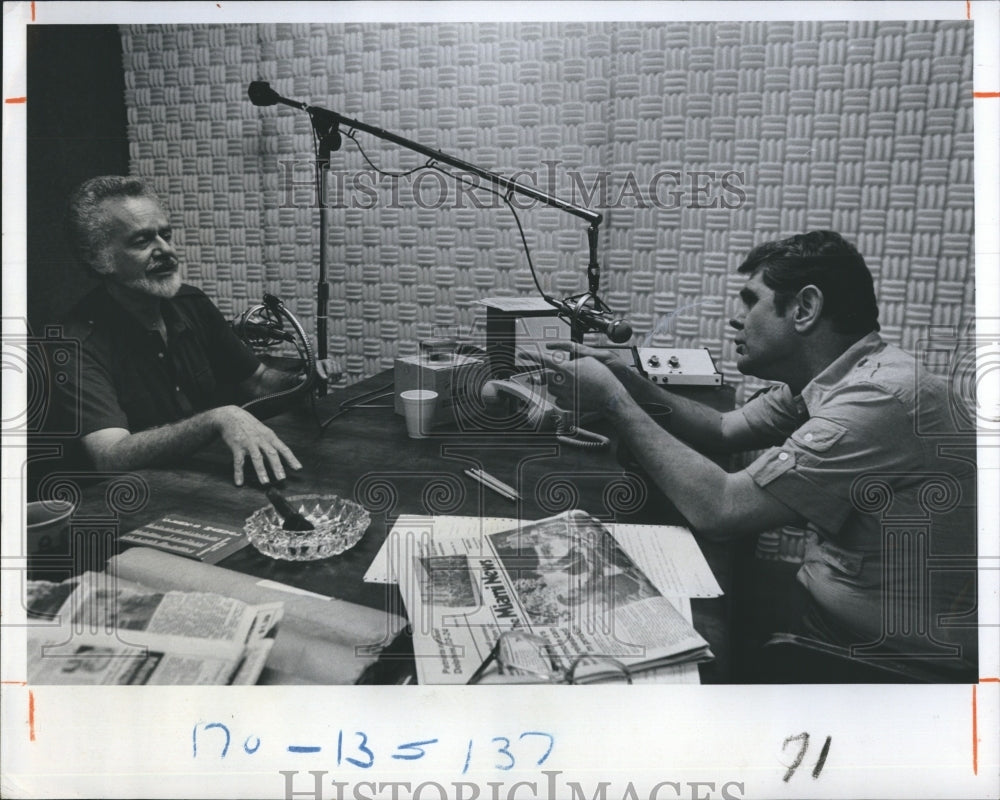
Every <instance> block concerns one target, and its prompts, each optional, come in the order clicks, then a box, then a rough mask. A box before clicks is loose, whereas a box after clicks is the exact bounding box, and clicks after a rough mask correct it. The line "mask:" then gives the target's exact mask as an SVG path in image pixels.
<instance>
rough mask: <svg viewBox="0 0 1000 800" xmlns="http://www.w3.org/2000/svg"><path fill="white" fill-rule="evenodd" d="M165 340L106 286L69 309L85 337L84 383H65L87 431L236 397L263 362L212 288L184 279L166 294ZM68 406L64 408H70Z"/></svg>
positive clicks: (73, 327)
mask: <svg viewBox="0 0 1000 800" xmlns="http://www.w3.org/2000/svg"><path fill="white" fill-rule="evenodd" d="M162 314H163V320H164V323H165V324H166V327H167V331H168V336H167V342H166V343H164V341H163V339H162V337H161V336H160V334H159V333H158V332H157V331H155V330H150V329H146V328H144V327H143V326H142V324H141V323H140V322H139V320H138V319H136V318H135V317H134V316H133V315H132V314H131V313H130V312H128V311H127V310H126V309H125V308H124V307H123V306H121V305H120V304H119V303H117V302H116V301H115V300H114V298H112V297H111V295H110V294H109V293H108V292H107V290H106V289H105V288H104V287H103V286H101V287H98V288H97V289H95V290H94V291H93V292H91V293H90V294H88V295H87V296H86V297H85V298H84V299H83V300H82V301H81V302H80V303H79V304H78V305H77V306H76V307H75V308H74V310H73V311H72V312H71V313H70V316H69V318H68V320H67V323H66V326H65V335H66V336H68V337H70V338H76V339H77V340H78V341H79V343H80V350H79V352H80V364H79V370H71V371H70V372H71V374H73V373H75V374H77V375H78V376H79V378H78V381H79V382H78V383H76V382H71V383H69V384H67V385H65V386H63V387H61V392H60V395H61V399H60V402H61V404H62V405H63V406H64V407H65V406H74V407H75V408H74V410H75V415H76V416H77V417H78V419H79V427H78V430H79V432H80V435H81V436H85V435H86V434H88V433H92V432H94V431H97V430H101V429H104V428H125V429H127V430H129V431H131V432H136V431H141V430H145V429H148V428H152V427H156V426H158V425H165V424H168V423H171V422H176V421H178V420H180V419H184V418H186V417H189V416H191V415H192V414H195V413H197V412H199V411H204V410H207V409H209V408H215V407H217V406H220V405H226V404H228V403H232V402H235V401H237V399H238V394H237V385H238V384H239V383H240V382H241V381H243V380H245V379H246V378H249V377H250V376H251V375H252V374H253V373H254V371H255V370H256V369H257V367H258V365H259V363H260V362H259V361H258V359H257V357H256V356H255V355H254V354H253V352H251V351H250V350H249V348H247V346H246V345H245V344H244V343H243V342H242V341H240V339H239V338H238V337H237V336H236V335H235V334H234V333H233V331H232V329H231V328H230V327H229V325H228V323H227V322H226V321H225V319H224V318H223V316H222V314H221V313H220V312H219V310H218V309H217V308H216V307H215V305H214V304H213V303H212V301H211V300H209V299H208V297H206V296H205V294H204V293H203V292H202V291H201V290H199V289H196V288H195V287H193V286H188V285H183V286H182V287H181V290H180V291H179V292H178V293H177V295H176V296H175V297H174V298H172V299H170V300H164V301H163V302H162ZM64 413H65V411H64Z"/></svg>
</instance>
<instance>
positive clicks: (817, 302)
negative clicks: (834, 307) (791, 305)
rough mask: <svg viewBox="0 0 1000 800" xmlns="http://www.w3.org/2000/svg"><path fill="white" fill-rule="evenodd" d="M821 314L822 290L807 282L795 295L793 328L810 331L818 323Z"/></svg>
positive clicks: (800, 331)
mask: <svg viewBox="0 0 1000 800" xmlns="http://www.w3.org/2000/svg"><path fill="white" fill-rule="evenodd" d="M822 315H823V292H821V291H820V290H819V287H817V286H814V285H813V284H811V283H810V284H809V285H808V286H803V287H802V288H801V289H799V291H798V294H796V295H795V330H796V331H798V332H799V333H810V332H811V331H813V330H815V328H816V326H817V325H818V324H819V318H820V317H821V316H822Z"/></svg>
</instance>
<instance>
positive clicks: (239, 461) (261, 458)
mask: <svg viewBox="0 0 1000 800" xmlns="http://www.w3.org/2000/svg"><path fill="white" fill-rule="evenodd" d="M207 413H209V414H210V415H211V418H212V424H213V425H214V426H215V429H216V431H217V432H218V434H219V436H220V437H221V438H222V441H223V442H225V443H226V446H227V447H228V448H229V449H230V451H231V452H232V454H233V481H234V482H235V483H236V485H237V486H242V485H243V467H244V465H245V464H246V460H247V458H249V459H250V462H251V463H252V464H253V469H254V472H256V474H257V479H258V480H259V481H260V482H261V484H267V483H270V482H271V480H272V477H271V476H272V475H273V480H275V481H283V480H284V479H285V467H284V464H283V463H282V462H283V461H284V462H285V463H287V464H288V466H290V467H291V468H292V469H302V465H301V464H300V463H299V460H298V459H297V458H296V457H295V454H294V453H293V452H292V451H291V450H290V449H289V447H288V446H287V445H286V444H285V443H284V442H282V441H281V439H279V438H278V436H277V435H276V434H275V432H274V431H272V430H271V429H270V428H269V427H267V426H266V425H265V424H264V423H262V422H261V421H260V420H258V419H257V418H256V417H255V416H253V415H252V414H250V413H249V412H247V411H244V410H243V409H242V408H239V407H238V406H222V407H220V408H215V409H212V410H211V411H209V412H207ZM268 467H270V470H271V474H270V475H269V474H268Z"/></svg>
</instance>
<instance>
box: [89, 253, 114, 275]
mask: <svg viewBox="0 0 1000 800" xmlns="http://www.w3.org/2000/svg"><path fill="white" fill-rule="evenodd" d="M84 261H85V262H86V264H87V266H88V267H90V268H91V269H92V270H93V271H94V272H95V273H96V274H98V275H109V274H110V273H112V272H114V266H113V265H112V264H111V263H110V262H109V260H108V258H107V257H106V256H105V254H104V251H103V250H96V251H95V250H88V251H87V252H86V254H85V255H84Z"/></svg>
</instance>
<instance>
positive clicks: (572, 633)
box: [398, 511, 711, 683]
mask: <svg viewBox="0 0 1000 800" xmlns="http://www.w3.org/2000/svg"><path fill="white" fill-rule="evenodd" d="M482 539H483V541H482V546H481V547H476V548H475V549H474V552H469V553H466V554H461V553H460V554H448V555H444V554H440V553H434V552H427V551H423V552H418V553H416V554H415V555H413V557H412V559H411V560H410V562H409V563H410V564H411V565H412V568H411V569H400V570H399V576H398V578H399V583H400V589H401V591H402V595H403V600H404V602H405V603H406V606H407V611H408V612H409V616H410V623H411V625H412V628H413V648H414V654H415V656H416V663H417V675H418V678H419V680H420V682H421V683H466V682H467V681H468V680H469V677H470V676H471V675H472V674H473V673H474V672H475V671H476V669H477V668H478V667H479V666H480V664H482V663H483V662H484V660H485V659H486V658H487V657H488V656H489V655H490V653H491V651H492V649H493V646H494V644H495V643H496V641H497V639H498V638H499V636H500V634H501V633H503V632H504V631H508V630H520V631H527V632H530V633H533V634H535V635H537V636H538V637H540V638H541V639H543V640H544V641H545V644H546V650H547V653H548V654H549V655H550V656H551V658H552V660H553V662H554V665H555V667H556V673H557V674H558V672H559V671H565V670H569V669H570V668H571V667H572V665H573V663H574V662H575V661H576V660H577V659H579V658H580V657H581V656H588V657H598V658H600V657H605V658H607V659H613V660H614V661H615V662H619V663H621V664H622V665H624V666H625V667H626V668H627V669H628V670H629V672H631V673H637V674H641V673H643V672H644V671H647V670H653V669H658V668H662V667H664V666H668V665H677V664H690V663H695V662H699V661H703V660H706V659H708V658H711V652H710V651H709V649H708V643H707V642H706V641H705V639H703V638H702V636H701V635H700V634H699V633H698V632H697V631H696V630H695V629H694V627H693V626H692V625H691V624H690V623H689V622H688V621H687V620H686V619H685V618H684V617H683V616H682V615H681V614H680V613H679V612H678V611H677V609H676V608H674V606H673V604H671V602H670V601H669V600H668V599H667V598H666V597H664V596H663V595H662V594H661V593H660V591H659V590H658V589H657V588H656V587H655V586H654V584H653V583H652V582H651V581H650V580H649V578H648V577H647V576H646V574H645V573H644V572H643V571H642V570H641V569H640V568H639V567H638V566H637V565H636V563H635V562H634V561H633V560H632V558H630V557H629V555H628V554H627V553H626V552H625V551H624V550H623V549H622V548H621V547H620V546H619V545H618V543H617V542H616V541H615V538H614V537H613V536H612V535H611V533H610V532H609V531H608V530H607V529H606V528H605V527H604V526H603V525H602V524H601V523H600V522H599V521H597V520H596V519H594V518H593V517H591V516H589V515H588V514H586V513H585V512H583V511H569V512H566V513H563V514H560V515H558V516H555V517H551V518H549V519H545V520H541V521H538V522H525V523H521V525H520V526H519V527H514V528H511V529H509V530H505V531H501V532H497V533H489V534H484V535H483V537H482ZM598 679H599V676H598Z"/></svg>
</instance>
